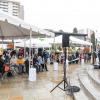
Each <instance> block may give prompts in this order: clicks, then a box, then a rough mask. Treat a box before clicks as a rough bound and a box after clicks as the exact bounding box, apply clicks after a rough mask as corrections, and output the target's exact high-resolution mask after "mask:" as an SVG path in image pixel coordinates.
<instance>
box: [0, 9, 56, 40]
mask: <svg viewBox="0 0 100 100" xmlns="http://www.w3.org/2000/svg"><path fill="white" fill-rule="evenodd" d="M30 28H31V29H32V36H33V37H39V36H50V37H54V33H52V32H48V31H46V30H42V29H39V28H37V27H34V26H32V25H30V24H27V23H25V22H24V20H21V19H19V18H17V17H14V16H12V15H9V14H7V13H5V12H3V11H1V10H0V37H1V38H8V39H9V38H13V37H14V38H17V37H20V38H21V37H22V38H24V37H29V36H30Z"/></svg>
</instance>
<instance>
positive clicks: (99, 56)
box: [98, 50, 100, 64]
mask: <svg viewBox="0 0 100 100" xmlns="http://www.w3.org/2000/svg"><path fill="white" fill-rule="evenodd" d="M98 58H99V64H100V50H99V51H98Z"/></svg>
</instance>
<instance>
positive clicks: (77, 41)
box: [51, 35, 92, 46]
mask: <svg viewBox="0 0 100 100" xmlns="http://www.w3.org/2000/svg"><path fill="white" fill-rule="evenodd" d="M51 43H53V39H52V40H51ZM70 43H72V44H77V45H86V46H91V45H92V43H90V42H88V41H84V40H80V39H78V38H75V37H73V36H70ZM55 44H62V35H60V36H58V37H56V38H55Z"/></svg>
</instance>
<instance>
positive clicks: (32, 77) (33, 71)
mask: <svg viewBox="0 0 100 100" xmlns="http://www.w3.org/2000/svg"><path fill="white" fill-rule="evenodd" d="M29 81H36V68H30V69H29Z"/></svg>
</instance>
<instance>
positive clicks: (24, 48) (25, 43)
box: [24, 38, 26, 59]
mask: <svg viewBox="0 0 100 100" xmlns="http://www.w3.org/2000/svg"><path fill="white" fill-rule="evenodd" d="M25 58H26V38H25V39H24V59H25Z"/></svg>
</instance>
